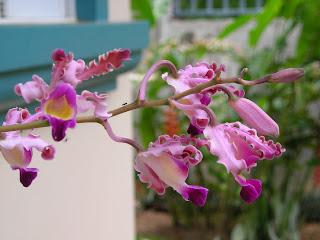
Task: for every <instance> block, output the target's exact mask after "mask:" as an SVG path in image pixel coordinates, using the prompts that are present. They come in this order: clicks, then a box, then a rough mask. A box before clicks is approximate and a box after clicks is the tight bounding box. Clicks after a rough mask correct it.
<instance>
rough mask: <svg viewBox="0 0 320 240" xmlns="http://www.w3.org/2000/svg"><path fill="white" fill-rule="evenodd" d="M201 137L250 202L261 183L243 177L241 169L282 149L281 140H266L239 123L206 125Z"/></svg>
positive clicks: (255, 195) (280, 152)
mask: <svg viewBox="0 0 320 240" xmlns="http://www.w3.org/2000/svg"><path fill="white" fill-rule="evenodd" d="M204 136H205V138H206V139H207V140H208V143H209V150H210V152H211V153H212V154H213V155H216V156H218V163H220V164H223V165H224V166H225V167H226V169H227V171H228V173H230V172H231V173H232V174H233V175H234V176H235V179H236V180H237V182H239V183H240V184H241V185H242V191H241V194H240V195H241V197H242V198H243V199H244V200H245V201H246V202H250V203H251V202H252V201H253V200H255V199H256V198H257V197H258V196H259V195H260V193H261V182H260V181H259V182H260V184H258V182H257V181H258V180H255V181H253V180H245V179H244V177H243V176H242V175H241V172H242V171H244V170H245V171H246V172H247V173H249V172H250V170H251V168H252V167H255V166H256V165H257V161H258V160H261V159H270V160H271V159H273V158H274V157H278V156H280V155H281V154H282V153H283V152H284V151H285V149H283V148H282V147H281V144H280V143H273V141H272V140H269V141H266V140H265V138H264V137H259V136H258V135H257V132H256V130H254V129H250V128H248V127H247V126H245V125H243V124H241V123H240V122H236V123H225V124H219V125H216V126H210V125H209V126H208V127H206V129H205V130H204ZM241 179H242V180H241ZM251 183H252V186H251V185H250V184H251ZM259 186H260V187H259ZM253 188H254V189H255V191H256V192H257V194H253V195H250V194H252V191H251V190H250V189H252V190H253ZM258 193H259V194H258Z"/></svg>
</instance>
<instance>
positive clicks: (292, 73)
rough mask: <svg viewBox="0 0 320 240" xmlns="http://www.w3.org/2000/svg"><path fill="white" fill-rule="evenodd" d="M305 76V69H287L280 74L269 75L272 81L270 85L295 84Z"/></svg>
mask: <svg viewBox="0 0 320 240" xmlns="http://www.w3.org/2000/svg"><path fill="white" fill-rule="evenodd" d="M303 75H304V69H303V68H287V69H284V70H282V71H280V72H276V73H272V74H270V75H268V76H269V77H270V79H269V80H268V82H269V83H285V82H293V81H296V80H298V79H300V78H301V77H302V76H303Z"/></svg>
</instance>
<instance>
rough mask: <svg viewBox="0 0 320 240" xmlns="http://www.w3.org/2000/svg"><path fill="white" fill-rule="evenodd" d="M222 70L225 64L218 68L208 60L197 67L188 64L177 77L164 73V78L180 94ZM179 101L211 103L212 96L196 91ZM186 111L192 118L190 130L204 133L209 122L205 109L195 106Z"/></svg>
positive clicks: (210, 78) (191, 103) (183, 102)
mask: <svg viewBox="0 0 320 240" xmlns="http://www.w3.org/2000/svg"><path fill="white" fill-rule="evenodd" d="M222 70H223V71H225V67H224V66H223V65H221V66H220V68H217V65H216V63H213V64H212V65H209V64H208V63H206V62H200V63H197V64H196V65H195V67H192V66H191V65H188V66H187V67H186V68H185V70H180V71H179V72H178V75H179V77H178V78H177V79H176V78H174V77H173V76H170V75H169V74H168V73H165V74H163V75H162V78H163V80H165V81H166V82H167V83H168V84H169V85H170V86H172V88H173V91H174V93H175V94H179V93H181V92H183V91H186V90H189V89H191V88H193V87H195V86H197V85H198V84H201V83H205V82H208V81H210V80H212V79H213V78H214V76H215V74H218V73H219V72H220V71H222ZM178 102H179V103H182V104H185V105H195V104H204V105H209V103H210V102H211V97H210V96H209V95H207V94H201V93H196V94H191V95H188V96H186V97H183V98H182V99H180V100H178ZM184 113H185V115H187V116H188V118H189V119H190V127H189V130H188V132H189V133H191V134H193V135H199V134H202V131H203V129H204V128H205V127H206V126H207V124H208V122H209V118H208V116H207V114H206V113H205V111H203V110H200V109H196V108H194V109H193V110H188V111H184Z"/></svg>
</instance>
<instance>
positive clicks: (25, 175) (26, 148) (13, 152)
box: [0, 108, 55, 187]
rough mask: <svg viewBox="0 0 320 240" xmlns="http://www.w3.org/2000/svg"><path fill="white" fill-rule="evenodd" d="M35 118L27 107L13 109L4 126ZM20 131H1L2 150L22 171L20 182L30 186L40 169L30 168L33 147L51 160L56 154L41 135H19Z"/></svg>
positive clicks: (14, 168)
mask: <svg viewBox="0 0 320 240" xmlns="http://www.w3.org/2000/svg"><path fill="white" fill-rule="evenodd" d="M32 120H34V116H32V115H30V114H29V112H27V110H25V109H20V110H18V109H15V108H14V109H11V110H9V112H8V114H7V116H6V122H4V123H3V125H4V126H6V125H12V124H17V123H27V122H30V121H32ZM18 133H19V131H12V132H5V133H0V151H1V153H2V155H3V157H4V159H5V160H6V161H7V162H8V163H9V164H10V166H11V168H12V169H13V170H19V171H20V182H21V183H22V185H23V186H25V187H28V186H29V185H30V184H31V183H32V181H33V180H34V179H35V178H36V176H37V172H38V169H36V168H28V166H29V164H30V162H31V159H32V154H33V153H32V148H36V149H37V150H38V151H40V152H41V157H42V158H43V159H45V160H51V159H53V157H54V154H55V148H54V147H53V145H51V144H48V143H46V142H45V141H43V140H42V139H40V137H39V136H36V135H33V134H29V135H28V136H27V137H21V136H20V135H18Z"/></svg>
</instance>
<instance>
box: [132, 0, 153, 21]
mask: <svg viewBox="0 0 320 240" xmlns="http://www.w3.org/2000/svg"><path fill="white" fill-rule="evenodd" d="M131 10H132V13H133V17H134V18H135V19H146V20H148V21H149V22H150V25H151V26H153V25H154V24H155V17H154V14H153V11H152V6H151V3H150V1H149V0H131Z"/></svg>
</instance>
